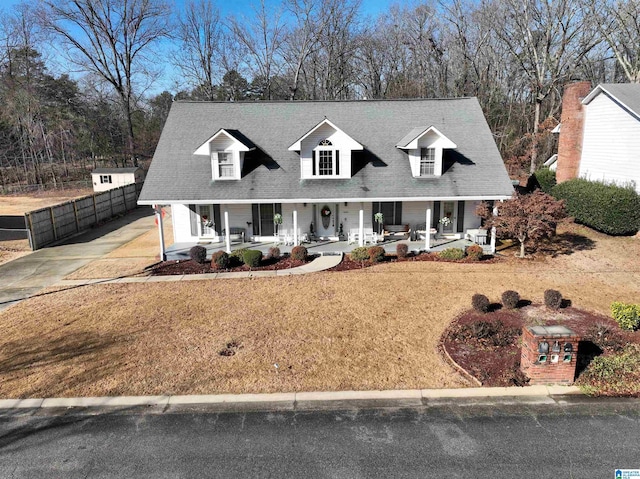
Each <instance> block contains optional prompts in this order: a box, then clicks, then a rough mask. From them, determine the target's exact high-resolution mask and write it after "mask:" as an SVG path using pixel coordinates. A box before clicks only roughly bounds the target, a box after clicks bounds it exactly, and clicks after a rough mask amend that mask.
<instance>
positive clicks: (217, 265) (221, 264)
mask: <svg viewBox="0 0 640 479" xmlns="http://www.w3.org/2000/svg"><path fill="white" fill-rule="evenodd" d="M228 266H229V255H228V254H227V252H226V251H216V252H215V253H213V254H212V255H211V267H212V268H214V269H225V268H227V267H228Z"/></svg>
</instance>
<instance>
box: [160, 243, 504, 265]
mask: <svg viewBox="0 0 640 479" xmlns="http://www.w3.org/2000/svg"><path fill="white" fill-rule="evenodd" d="M400 243H404V244H406V245H407V246H408V247H409V251H410V252H413V253H416V254H418V253H420V252H424V251H426V249H425V242H424V240H423V241H409V240H388V241H384V242H382V243H378V246H382V247H383V248H384V250H385V252H386V253H391V254H395V252H396V247H397V245H398V244H400ZM472 244H475V243H474V242H473V241H470V240H465V239H446V238H441V239H437V240H434V239H432V240H431V251H434V252H437V251H442V250H443V249H446V248H461V249H464V248H466V247H467V246H471V245H472ZM195 245H200V246H204V247H205V248H206V249H207V257H211V255H212V254H213V253H214V252H216V251H220V250H223V251H224V250H225V249H226V245H225V243H224V242H219V243H214V242H207V241H202V242H198V243H174V244H173V245H171V246H169V247H168V248H167V250H166V254H167V260H181V261H182V260H186V259H189V250H190V249H191V248H192V247H193V246H195ZM274 246H277V247H278V248H279V249H280V253H290V252H291V250H292V249H293V246H291V245H284V244H282V243H274V242H244V243H231V251H236V250H238V249H242V248H248V249H256V250H259V251H262V254H263V255H266V254H268V253H269V248H272V247H274ZM303 246H304V247H306V248H307V250H308V251H309V254H320V255H321V256H331V255H342V254H344V253H349V252H350V251H351V250H353V249H354V248H357V247H358V244H357V243H349V242H348V241H323V240H320V241H312V242H310V243H304V244H303ZM366 246H372V245H369V244H367V245H366ZM483 249H484V250H485V254H491V250H490V247H489V245H485V246H483Z"/></svg>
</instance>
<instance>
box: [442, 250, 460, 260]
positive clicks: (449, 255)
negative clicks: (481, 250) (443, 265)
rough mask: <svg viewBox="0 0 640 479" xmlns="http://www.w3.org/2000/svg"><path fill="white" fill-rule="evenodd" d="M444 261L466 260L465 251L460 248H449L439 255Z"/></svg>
mask: <svg viewBox="0 0 640 479" xmlns="http://www.w3.org/2000/svg"><path fill="white" fill-rule="evenodd" d="M438 256H440V257H441V258H442V259H446V260H450V261H457V260H459V259H463V258H464V250H463V249H460V248H447V249H443V250H442V251H440V252H439V253H438Z"/></svg>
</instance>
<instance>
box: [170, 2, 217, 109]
mask: <svg viewBox="0 0 640 479" xmlns="http://www.w3.org/2000/svg"><path fill="white" fill-rule="evenodd" d="M221 26H222V25H221V22H220V13H219V11H218V9H217V8H216V7H215V6H214V4H213V3H212V2H211V0H197V1H195V0H194V1H190V2H188V3H187V4H186V5H185V10H184V13H183V14H182V15H181V16H180V18H179V20H178V28H179V40H180V46H179V50H178V52H177V53H176V55H175V56H174V61H175V63H176V65H177V66H178V68H179V69H180V71H181V72H182V74H183V76H184V77H185V78H186V79H187V80H188V81H190V82H191V84H192V86H193V87H197V88H199V89H200V91H201V92H202V94H203V95H204V96H205V97H206V99H207V100H215V99H216V85H217V84H218V83H219V82H220V78H221V71H222V70H223V65H222V62H221V52H222V45H221V42H222V31H221Z"/></svg>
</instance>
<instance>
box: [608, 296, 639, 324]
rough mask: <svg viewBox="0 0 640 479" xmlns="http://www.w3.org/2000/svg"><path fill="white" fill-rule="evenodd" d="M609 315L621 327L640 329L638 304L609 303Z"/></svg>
mask: <svg viewBox="0 0 640 479" xmlns="http://www.w3.org/2000/svg"><path fill="white" fill-rule="evenodd" d="M611 316H613V319H615V320H616V323H618V326H620V327H621V328H622V329H630V330H634V331H635V330H636V329H640V304H625V303H620V302H618V301H616V302H614V303H611Z"/></svg>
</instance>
